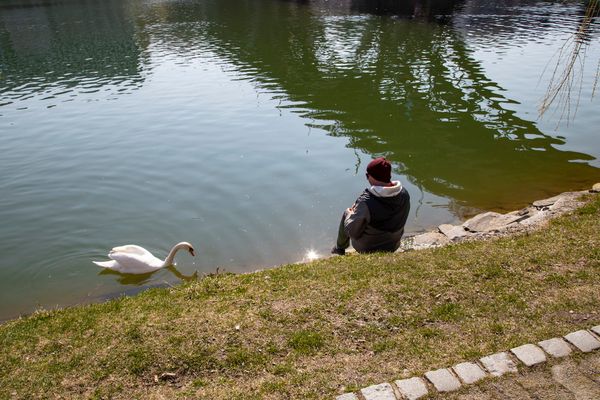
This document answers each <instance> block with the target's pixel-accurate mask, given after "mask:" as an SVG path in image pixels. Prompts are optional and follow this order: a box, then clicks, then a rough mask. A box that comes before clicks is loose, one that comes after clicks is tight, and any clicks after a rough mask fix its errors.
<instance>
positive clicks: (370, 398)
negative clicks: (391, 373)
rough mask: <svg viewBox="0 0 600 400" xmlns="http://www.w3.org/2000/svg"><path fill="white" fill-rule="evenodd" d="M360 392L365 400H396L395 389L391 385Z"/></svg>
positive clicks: (383, 384) (381, 384) (378, 386)
mask: <svg viewBox="0 0 600 400" xmlns="http://www.w3.org/2000/svg"><path fill="white" fill-rule="evenodd" d="M360 392H361V393H362V395H363V396H364V397H365V400H396V396H395V395H394V389H392V385H390V384H389V383H387V382H386V383H380V384H379V385H373V386H369V387H366V388H364V389H361V390H360Z"/></svg>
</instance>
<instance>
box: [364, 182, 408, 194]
mask: <svg viewBox="0 0 600 400" xmlns="http://www.w3.org/2000/svg"><path fill="white" fill-rule="evenodd" d="M368 190H369V192H371V193H373V194H374V195H375V196H377V197H393V196H396V195H397V194H398V193H400V191H401V190H402V184H401V183H400V181H392V186H371V187H370V188H369V189H368Z"/></svg>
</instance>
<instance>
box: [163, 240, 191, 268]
mask: <svg viewBox="0 0 600 400" xmlns="http://www.w3.org/2000/svg"><path fill="white" fill-rule="evenodd" d="M184 247H186V245H185V244H184V243H178V244H176V245H175V246H173V248H172V249H171V251H170V252H169V255H168V256H167V258H165V261H164V262H163V267H168V266H169V265H173V260H174V259H175V254H176V253H177V251H179V250H180V249H182V248H184Z"/></svg>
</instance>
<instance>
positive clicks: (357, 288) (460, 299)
mask: <svg viewBox="0 0 600 400" xmlns="http://www.w3.org/2000/svg"><path fill="white" fill-rule="evenodd" d="M599 216H600V200H599V199H598V198H597V197H596V198H595V199H594V200H593V201H592V202H591V203H590V204H589V205H588V206H586V207H584V208H582V209H580V210H578V211H577V212H576V213H574V214H571V215H568V216H565V217H562V218H560V219H558V220H556V221H554V222H553V223H552V224H550V226H549V227H547V228H545V229H544V230H542V231H539V232H536V233H534V234H530V235H522V236H517V237H509V238H502V239H499V240H490V241H485V242H476V243H464V244H460V245H455V246H450V247H446V248H441V249H436V250H428V251H419V252H408V253H403V254H376V255H351V256H346V257H335V258H330V259H326V260H321V261H317V262H313V263H310V264H304V265H288V266H283V267H280V268H277V269H273V270H269V271H261V272H257V273H254V274H247V275H216V276H209V277H206V278H204V279H202V280H199V281H196V282H191V283H187V284H185V285H182V286H180V287H175V288H169V289H152V290H149V291H146V292H144V293H142V294H140V295H138V296H135V297H131V298H122V299H117V300H114V301H110V302H107V303H103V304H95V305H90V306H84V307H75V308H69V309H65V310H61V311H55V312H40V313H37V314H35V315H33V316H30V317H27V318H23V319H20V320H16V321H12V322H9V323H6V324H4V325H2V326H0V345H1V347H2V349H3V351H2V354H1V355H0V374H1V375H0V381H1V382H0V398H23V399H31V398H48V396H49V394H52V396H50V397H57V398H98V399H100V398H115V399H131V398H144V399H161V398H205V399H236V398H239V399H259V398H260V399H263V398H264V399H287V398H327V397H330V398H331V397H332V396H334V395H336V394H338V393H342V392H345V391H348V390H353V389H357V388H359V387H364V386H367V385H369V384H372V383H380V382H383V381H388V380H391V379H397V378H400V377H402V376H408V375H414V374H420V373H422V372H425V371H427V370H429V369H431V368H440V367H444V366H448V365H451V364H453V363H455V362H458V361H462V360H467V359H473V358H476V357H479V356H482V355H486V354H489V353H492V352H495V351H498V350H504V349H507V348H510V347H512V346H515V345H520V344H523V343H525V342H530V341H537V340H541V339H545V338H548V337H552V336H556V335H562V334H564V333H566V332H569V331H572V330H575V329H578V328H581V327H589V326H591V325H596V324H598V323H600V315H599V314H598V311H599V307H598V304H600V290H599V288H600V285H599V281H598V272H600V238H599V235H598V232H599V231H600V218H598V217H599Z"/></svg>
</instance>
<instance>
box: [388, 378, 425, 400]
mask: <svg viewBox="0 0 600 400" xmlns="http://www.w3.org/2000/svg"><path fill="white" fill-rule="evenodd" d="M395 383H396V386H398V389H399V390H400V393H401V394H402V395H403V396H404V397H406V398H407V399H408V400H417V399H420V398H421V397H423V396H427V394H428V390H427V384H426V383H425V381H424V380H423V379H421V378H417V377H414V378H409V379H402V380H399V381H396V382H395Z"/></svg>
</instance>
